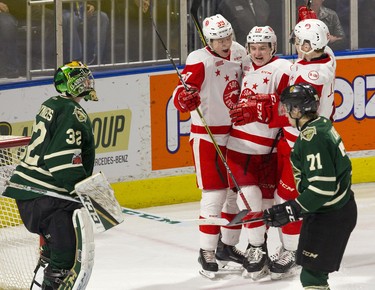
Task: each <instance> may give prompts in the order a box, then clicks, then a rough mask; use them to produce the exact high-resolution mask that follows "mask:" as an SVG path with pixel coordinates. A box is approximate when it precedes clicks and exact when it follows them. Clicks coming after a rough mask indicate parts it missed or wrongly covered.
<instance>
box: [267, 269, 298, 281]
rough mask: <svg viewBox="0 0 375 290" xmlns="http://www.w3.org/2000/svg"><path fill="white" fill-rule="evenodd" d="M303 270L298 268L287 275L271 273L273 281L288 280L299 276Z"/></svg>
mask: <svg viewBox="0 0 375 290" xmlns="http://www.w3.org/2000/svg"><path fill="white" fill-rule="evenodd" d="M301 269H302V267H301V266H296V267H293V268H291V269H290V270H289V271H288V272H286V273H273V272H271V280H281V279H287V278H290V277H293V276H296V275H299V273H300V272H301Z"/></svg>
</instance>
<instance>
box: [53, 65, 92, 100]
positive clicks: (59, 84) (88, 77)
mask: <svg viewBox="0 0 375 290" xmlns="http://www.w3.org/2000/svg"><path fill="white" fill-rule="evenodd" d="M53 82H54V85H55V88H56V91H58V92H59V93H61V94H66V95H68V96H72V97H73V98H77V97H83V98H84V99H85V100H86V101H88V100H91V101H97V100H98V97H97V95H96V91H95V88H94V86H95V82H94V77H93V75H92V73H91V71H90V69H89V68H88V67H87V66H86V65H84V64H83V63H82V62H80V61H72V62H69V63H66V64H64V65H62V66H60V67H59V68H58V69H57V70H56V72H55V75H54V79H53Z"/></svg>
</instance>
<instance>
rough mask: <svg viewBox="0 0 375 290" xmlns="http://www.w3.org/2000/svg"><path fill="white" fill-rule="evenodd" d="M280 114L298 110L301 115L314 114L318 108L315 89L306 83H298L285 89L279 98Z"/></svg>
mask: <svg viewBox="0 0 375 290" xmlns="http://www.w3.org/2000/svg"><path fill="white" fill-rule="evenodd" d="M280 104H281V108H279V112H281V113H280V114H281V115H283V114H284V113H290V112H291V111H293V110H296V109H297V110H299V111H300V112H301V114H302V115H304V114H306V113H316V112H317V111H318V107H319V95H318V93H317V91H316V90H315V88H314V87H313V86H312V85H310V84H308V83H299V84H295V85H292V86H289V87H286V88H285V89H284V90H283V92H282V93H281V96H280Z"/></svg>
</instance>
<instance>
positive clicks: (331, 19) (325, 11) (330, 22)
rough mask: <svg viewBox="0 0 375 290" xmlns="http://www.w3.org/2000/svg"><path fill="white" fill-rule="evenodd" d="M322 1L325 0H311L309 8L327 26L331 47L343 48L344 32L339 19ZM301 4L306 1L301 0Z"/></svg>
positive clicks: (304, 3)
mask: <svg viewBox="0 0 375 290" xmlns="http://www.w3.org/2000/svg"><path fill="white" fill-rule="evenodd" d="M324 1H325V0H314V1H312V3H311V9H312V10H313V11H314V12H315V13H316V15H317V16H318V19H319V20H321V21H323V22H324V23H325V24H326V25H327V27H328V30H329V33H330V34H331V36H330V38H329V46H330V47H331V48H332V49H344V48H345V44H344V43H345V32H344V29H343V27H342V25H341V22H340V19H339V17H338V15H337V13H336V11H334V10H332V9H330V8H327V7H325V6H324V5H323V2H324ZM300 2H301V1H300ZM301 5H306V1H302V2H301Z"/></svg>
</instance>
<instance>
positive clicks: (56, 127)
mask: <svg viewBox="0 0 375 290" xmlns="http://www.w3.org/2000/svg"><path fill="white" fill-rule="evenodd" d="M32 130H33V132H32V135H31V140H30V143H29V145H28V146H27V150H26V154H25V156H24V158H23V159H22V161H21V164H20V165H18V166H17V168H16V170H15V171H14V173H13V175H12V177H11V179H10V181H11V182H13V183H17V184H21V185H26V186H31V187H35V188H39V189H46V190H49V191H54V192H56V193H59V194H64V195H69V192H70V191H72V190H73V189H74V185H75V184H76V183H77V182H79V181H81V180H83V179H85V178H86V177H88V176H90V175H92V171H93V168H94V161H95V142H94V134H93V128H92V124H91V121H90V119H89V116H88V115H87V113H86V112H85V110H84V109H83V108H82V107H81V106H80V105H79V104H78V103H77V102H75V101H74V100H72V99H70V98H67V97H63V96H56V97H52V98H50V99H48V100H47V101H45V102H44V103H43V104H42V106H41V108H40V110H39V112H38V114H37V115H36V118H35V122H34V124H33V129H32ZM4 195H6V196H9V197H13V198H15V199H31V198H35V197H39V196H40V195H38V194H35V193H33V192H31V191H27V190H20V189H16V188H13V187H12V186H11V185H10V186H8V187H7V189H6V191H5V193H4Z"/></svg>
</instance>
